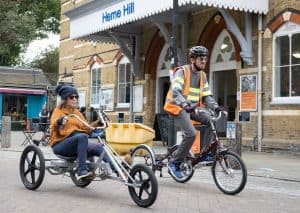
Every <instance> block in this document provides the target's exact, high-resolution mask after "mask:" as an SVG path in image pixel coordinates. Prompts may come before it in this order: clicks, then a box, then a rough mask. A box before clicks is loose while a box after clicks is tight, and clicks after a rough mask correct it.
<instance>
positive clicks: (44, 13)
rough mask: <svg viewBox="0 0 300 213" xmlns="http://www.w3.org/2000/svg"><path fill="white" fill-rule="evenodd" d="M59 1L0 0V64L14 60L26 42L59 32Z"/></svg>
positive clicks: (9, 63)
mask: <svg viewBox="0 0 300 213" xmlns="http://www.w3.org/2000/svg"><path fill="white" fill-rule="evenodd" d="M59 19H60V1H59V0H9V1H7V0H0V65H4V66H9V65H14V64H16V63H18V60H19V54H20V53H21V52H23V51H24V50H25V49H26V47H27V46H28V44H29V42H30V41H32V40H34V39H37V38H45V37H46V36H47V33H48V32H53V33H58V32H59Z"/></svg>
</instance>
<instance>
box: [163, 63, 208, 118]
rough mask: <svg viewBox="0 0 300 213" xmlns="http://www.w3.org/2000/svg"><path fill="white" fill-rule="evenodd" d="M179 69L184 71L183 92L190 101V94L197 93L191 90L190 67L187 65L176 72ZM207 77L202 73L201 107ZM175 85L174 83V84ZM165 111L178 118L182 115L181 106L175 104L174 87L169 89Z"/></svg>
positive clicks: (199, 103)
mask: <svg viewBox="0 0 300 213" xmlns="http://www.w3.org/2000/svg"><path fill="white" fill-rule="evenodd" d="M178 69H183V72H184V89H183V91H182V94H183V97H184V98H185V99H186V100H189V97H190V96H189V94H190V93H195V91H192V90H193V88H191V72H192V71H191V69H190V66H189V65H185V66H182V67H178V68H177V69H175V71H174V72H176V71H177V70H178ZM204 77H205V75H204V72H203V71H200V89H199V88H198V89H199V101H198V105H199V106H201V100H202V91H203V79H204ZM172 83H173V82H172ZM164 110H165V111H166V112H168V113H170V114H172V115H174V116H177V115H179V114H180V112H181V110H182V108H181V106H178V105H177V104H175V101H174V98H173V92H172V85H171V86H170V88H169V91H168V94H167V98H166V103H165V105H164Z"/></svg>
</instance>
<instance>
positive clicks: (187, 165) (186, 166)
mask: <svg viewBox="0 0 300 213" xmlns="http://www.w3.org/2000/svg"><path fill="white" fill-rule="evenodd" d="M178 147H179V146H174V147H172V148H171V150H170V151H171V152H172V154H171V156H172V157H171V159H174V157H175V155H176V153H177V149H178ZM179 168H180V170H181V172H182V174H183V177H182V178H178V177H176V176H174V175H173V174H172V172H170V171H169V174H170V175H171V177H172V178H173V179H174V180H175V181H176V182H178V183H186V182H188V181H189V180H190V179H191V178H192V177H193V175H194V172H195V170H194V169H193V167H192V164H191V162H190V161H186V162H183V163H182V164H181V165H180V166H179Z"/></svg>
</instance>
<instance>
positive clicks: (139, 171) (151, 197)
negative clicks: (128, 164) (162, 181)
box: [128, 164, 158, 208]
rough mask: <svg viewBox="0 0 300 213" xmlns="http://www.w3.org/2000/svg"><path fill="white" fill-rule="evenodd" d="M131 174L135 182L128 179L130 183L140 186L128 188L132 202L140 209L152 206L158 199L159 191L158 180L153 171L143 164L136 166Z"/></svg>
mask: <svg viewBox="0 0 300 213" xmlns="http://www.w3.org/2000/svg"><path fill="white" fill-rule="evenodd" d="M129 174H130V177H131V178H132V179H133V180H134V182H133V181H132V180H131V178H128V183H131V184H138V185H139V186H137V187H134V186H128V190H129V194H130V196H131V198H132V200H133V201H134V202H135V203H136V204H137V205H138V206H140V207H144V208H147V207H149V206H151V205H152V204H153V203H154V201H155V200H156V198H157V191H158V184H157V180H156V177H155V175H154V174H153V172H152V170H151V169H150V168H149V167H147V166H145V165H143V164H135V165H134V166H133V167H132V169H131V171H130V173H129Z"/></svg>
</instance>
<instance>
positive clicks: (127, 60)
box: [117, 56, 132, 108]
mask: <svg viewBox="0 0 300 213" xmlns="http://www.w3.org/2000/svg"><path fill="white" fill-rule="evenodd" d="M121 64H125V70H126V64H130V61H129V59H128V58H127V57H126V56H123V57H122V59H121V60H120V62H119V64H118V99H117V100H118V103H117V107H118V108H128V107H130V102H128V103H122V102H119V100H120V98H119V97H120V79H119V76H120V75H119V72H120V69H119V66H120V65H121ZM130 66H132V65H131V64H130ZM130 72H131V70H130ZM130 72H129V73H130ZM125 75H126V74H125ZM125 79H126V77H125ZM127 83H129V86H130V84H131V82H130V81H129V82H125V84H127ZM122 84H124V83H122Z"/></svg>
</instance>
